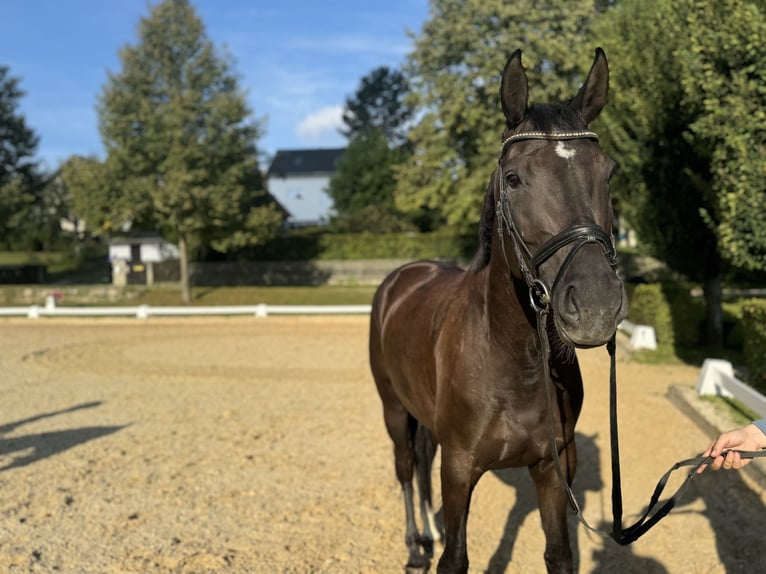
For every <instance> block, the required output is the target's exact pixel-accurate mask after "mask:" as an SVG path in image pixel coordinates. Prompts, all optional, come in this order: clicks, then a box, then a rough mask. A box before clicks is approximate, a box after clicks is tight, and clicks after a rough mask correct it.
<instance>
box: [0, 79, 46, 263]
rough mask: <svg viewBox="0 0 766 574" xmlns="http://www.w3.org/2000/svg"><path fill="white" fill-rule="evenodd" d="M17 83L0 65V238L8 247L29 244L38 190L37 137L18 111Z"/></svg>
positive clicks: (39, 190) (18, 89)
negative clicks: (35, 157)
mask: <svg viewBox="0 0 766 574" xmlns="http://www.w3.org/2000/svg"><path fill="white" fill-rule="evenodd" d="M19 83H20V79H19V78H15V77H12V76H11V75H10V69H9V68H8V67H7V66H0V241H2V242H3V243H4V244H5V245H6V246H7V247H9V248H13V247H31V246H32V243H33V241H34V238H33V234H34V232H35V226H34V214H35V206H36V205H37V206H39V204H40V194H41V189H42V177H41V175H40V173H39V170H38V165H37V162H36V160H35V159H34V156H35V154H36V153H37V144H38V142H39V138H38V137H37V135H36V134H35V133H34V131H32V129H31V128H29V127H28V126H27V123H26V119H25V118H24V116H23V115H22V114H21V113H20V111H19V110H18V106H19V100H20V99H21V98H22V97H23V96H24V92H23V91H22V90H21V88H20V87H19Z"/></svg>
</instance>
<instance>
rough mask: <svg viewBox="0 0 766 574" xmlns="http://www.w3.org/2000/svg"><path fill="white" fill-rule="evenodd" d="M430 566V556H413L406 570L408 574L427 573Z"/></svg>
mask: <svg viewBox="0 0 766 574" xmlns="http://www.w3.org/2000/svg"><path fill="white" fill-rule="evenodd" d="M430 566H431V561H430V560H429V559H428V558H426V557H425V556H415V557H411V558H410V560H409V562H407V565H406V566H405V567H404V572H405V573H406V574H426V573H427V572H428V569H429V567H430Z"/></svg>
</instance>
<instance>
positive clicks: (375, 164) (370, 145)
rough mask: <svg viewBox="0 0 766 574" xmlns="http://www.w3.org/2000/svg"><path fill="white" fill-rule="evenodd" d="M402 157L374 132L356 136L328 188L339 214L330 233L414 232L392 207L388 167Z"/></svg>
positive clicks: (401, 151)
mask: <svg viewBox="0 0 766 574" xmlns="http://www.w3.org/2000/svg"><path fill="white" fill-rule="evenodd" d="M406 155H407V153H406V151H405V150H404V148H402V147H391V146H390V145H389V143H388V141H387V138H386V135H385V133H383V131H382V130H378V129H369V130H368V131H366V132H363V133H360V134H357V135H356V136H355V137H354V138H353V139H352V140H351V141H350V142H349V144H348V147H347V148H346V151H345V152H344V153H343V155H342V156H341V158H340V160H338V165H337V166H336V167H337V171H336V173H335V175H334V176H333V178H332V179H331V180H330V186H329V189H328V191H329V194H330V196H331V197H332V198H333V203H334V206H335V209H336V210H337V212H338V214H339V215H338V217H336V218H334V220H333V229H334V230H336V231H344V232H357V231H372V232H381V233H382V232H390V231H399V230H401V229H407V228H409V229H414V226H413V225H412V224H411V223H409V222H408V221H406V218H405V217H404V216H403V215H402V214H401V213H399V212H398V211H397V209H396V207H395V206H394V187H395V185H396V181H395V180H394V173H393V170H392V166H394V165H396V164H398V163H400V162H401V161H402V160H403V159H404V158H405V157H406Z"/></svg>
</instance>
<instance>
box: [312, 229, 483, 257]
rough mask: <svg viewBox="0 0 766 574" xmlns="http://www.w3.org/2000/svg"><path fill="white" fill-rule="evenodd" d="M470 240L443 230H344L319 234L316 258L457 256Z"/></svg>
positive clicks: (463, 251)
mask: <svg viewBox="0 0 766 574" xmlns="http://www.w3.org/2000/svg"><path fill="white" fill-rule="evenodd" d="M469 244H470V241H469V240H467V239H466V238H464V237H461V236H456V235H448V234H444V233H384V234H371V233H343V234H325V235H323V236H322V237H321V238H320V241H319V245H320V249H319V253H320V254H319V259H458V258H461V257H466V255H467V254H466V251H467V250H468V249H469V248H470V245H469Z"/></svg>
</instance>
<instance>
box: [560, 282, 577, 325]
mask: <svg viewBox="0 0 766 574" xmlns="http://www.w3.org/2000/svg"><path fill="white" fill-rule="evenodd" d="M576 291H577V289H575V287H574V285H570V286H569V287H567V290H566V293H565V295H564V301H563V304H562V307H561V312H562V313H563V314H564V315H566V317H567V319H569V320H570V321H572V322H574V321H577V319H579V317H580V308H579V307H578V305H577V297H576Z"/></svg>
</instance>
